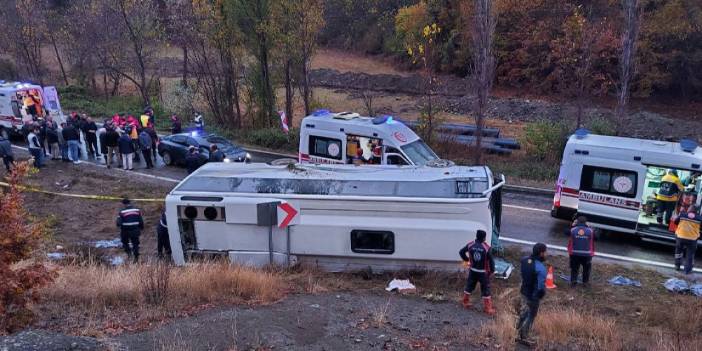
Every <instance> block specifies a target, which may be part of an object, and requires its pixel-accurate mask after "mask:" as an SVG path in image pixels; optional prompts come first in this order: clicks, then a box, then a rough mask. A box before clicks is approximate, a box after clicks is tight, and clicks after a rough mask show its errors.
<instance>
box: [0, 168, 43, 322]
mask: <svg viewBox="0 0 702 351" xmlns="http://www.w3.org/2000/svg"><path fill="white" fill-rule="evenodd" d="M29 172H30V171H29V165H28V164H27V163H26V162H23V163H19V164H16V166H15V169H14V171H13V172H12V173H10V175H9V176H8V177H7V182H8V183H9V184H10V188H9V190H8V191H6V192H3V193H0V213H1V214H2V215H0V228H2V240H0V282H2V283H0V332H2V331H9V332H12V331H14V330H17V329H19V328H21V327H23V326H24V325H26V324H28V323H29V322H30V321H31V319H32V317H33V314H32V311H31V310H30V309H29V308H28V305H29V304H30V303H32V302H35V301H37V300H38V299H39V290H38V288H40V287H41V286H43V285H45V284H48V283H49V282H51V280H52V279H53V278H54V271H53V270H51V269H50V268H48V267H47V266H45V265H44V263H43V262H39V261H36V260H34V257H33V254H34V253H35V252H36V251H37V249H38V248H39V245H40V243H41V239H42V235H43V233H44V232H45V230H44V229H43V228H42V225H41V224H38V223H30V222H29V221H28V220H27V218H29V214H28V213H27V211H26V210H25V208H24V199H23V197H22V194H21V193H20V189H19V187H18V185H19V184H20V183H21V182H22V180H23V179H24V178H25V176H26V175H27V174H28V173H29Z"/></svg>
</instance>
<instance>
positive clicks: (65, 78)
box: [49, 33, 68, 85]
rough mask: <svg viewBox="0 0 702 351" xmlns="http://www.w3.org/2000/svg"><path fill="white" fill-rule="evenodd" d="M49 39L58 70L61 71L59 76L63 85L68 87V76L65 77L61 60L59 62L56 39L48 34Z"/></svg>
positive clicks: (51, 34)
mask: <svg viewBox="0 0 702 351" xmlns="http://www.w3.org/2000/svg"><path fill="white" fill-rule="evenodd" d="M49 39H50V40H51V46H53V47H54V53H55V54H56V60H57V61H58V64H59V68H60V69H61V75H62V76H63V83H64V84H65V85H68V76H67V75H66V69H65V68H64V67H63V60H61V55H60V54H59V51H58V47H57V46H56V39H55V38H54V34H53V33H50V34H49Z"/></svg>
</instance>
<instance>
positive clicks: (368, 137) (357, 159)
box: [298, 110, 439, 166]
mask: <svg viewBox="0 0 702 351" xmlns="http://www.w3.org/2000/svg"><path fill="white" fill-rule="evenodd" d="M438 158H439V157H438V156H436V153H434V151H432V149H431V148H429V146H427V144H426V143H424V141H423V140H422V139H421V138H419V136H417V134H415V133H414V132H413V131H412V130H411V129H410V128H408V127H407V126H406V125H405V124H403V123H402V122H400V121H398V120H396V119H394V118H393V117H392V116H382V117H376V118H370V117H361V116H360V115H359V114H357V113H352V112H341V113H331V112H329V111H327V110H319V111H316V112H315V113H314V114H312V115H310V116H307V117H305V118H304V119H303V120H302V122H301V130H300V148H299V155H298V159H299V160H298V161H299V162H300V163H317V164H322V163H325V164H356V165H358V164H375V165H414V166H421V165H424V164H426V163H427V162H429V161H432V160H437V159H438Z"/></svg>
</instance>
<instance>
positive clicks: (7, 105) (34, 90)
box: [0, 80, 65, 138]
mask: <svg viewBox="0 0 702 351" xmlns="http://www.w3.org/2000/svg"><path fill="white" fill-rule="evenodd" d="M47 116H52V117H53V119H54V121H56V122H57V123H61V122H64V121H65V118H64V116H63V114H62V112H61V105H60V103H59V99H58V93H57V92H56V88H55V87H43V88H42V87H41V86H39V85H35V84H29V83H18V82H5V81H3V80H0V135H2V136H4V137H6V138H7V137H8V136H9V135H10V134H20V133H21V130H22V126H24V125H25V124H28V123H31V122H33V121H36V120H38V119H44V118H46V117H47Z"/></svg>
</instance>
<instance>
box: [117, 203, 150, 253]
mask: <svg viewBox="0 0 702 351" xmlns="http://www.w3.org/2000/svg"><path fill="white" fill-rule="evenodd" d="M122 204H123V205H124V208H122V209H121V210H120V211H119V214H118V216H117V227H118V228H119V229H120V239H121V240H122V247H123V248H124V251H125V252H126V253H127V257H130V258H133V259H134V263H137V262H138V261H139V236H140V235H141V230H142V229H144V218H143V217H142V216H141V210H139V209H138V208H136V207H134V206H132V205H131V201H129V199H124V200H122ZM130 244H131V246H130Z"/></svg>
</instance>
